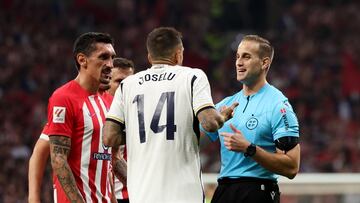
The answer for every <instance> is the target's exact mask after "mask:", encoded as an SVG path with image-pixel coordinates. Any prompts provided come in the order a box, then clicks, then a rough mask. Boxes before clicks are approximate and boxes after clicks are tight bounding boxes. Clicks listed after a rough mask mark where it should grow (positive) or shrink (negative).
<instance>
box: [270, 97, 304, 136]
mask: <svg viewBox="0 0 360 203" xmlns="http://www.w3.org/2000/svg"><path fill="white" fill-rule="evenodd" d="M271 115H272V116H271V127H272V134H273V139H274V140H277V139H279V138H281V137H285V136H293V137H299V123H298V120H297V117H296V115H295V112H294V111H293V108H292V107H291V105H290V103H289V102H288V101H287V100H286V101H283V102H279V103H278V104H277V105H276V106H275V108H274V110H273V112H272V114H271Z"/></svg>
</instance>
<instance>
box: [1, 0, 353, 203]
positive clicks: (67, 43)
mask: <svg viewBox="0 0 360 203" xmlns="http://www.w3.org/2000/svg"><path fill="white" fill-rule="evenodd" d="M0 6H1V7H0V162H1V167H0V203H3V202H4V203H12V202H27V184H28V183H27V170H28V159H29V157H30V155H31V153H32V148H33V146H34V144H35V142H36V140H37V139H38V137H39V134H40V132H41V129H42V126H43V125H44V123H45V122H46V108H47V101H48V98H49V96H50V95H51V93H52V92H53V90H54V89H56V88H57V87H59V86H61V85H62V84H64V83H65V82H67V81H68V80H71V79H73V78H74V77H75V76H76V68H75V66H74V62H73V58H72V44H73V42H74V40H75V39H76V37H77V36H78V35H80V34H82V33H84V32H87V31H99V32H108V33H110V34H111V35H112V36H113V37H114V38H115V41H116V47H115V49H116V52H117V54H118V56H122V57H127V58H129V59H132V60H133V61H134V62H135V65H136V68H137V70H138V71H140V70H144V69H146V68H148V67H149V64H148V62H147V57H146V54H147V53H146V47H145V40H146V35H147V33H149V32H150V31H151V30H152V29H153V28H154V27H157V26H174V27H175V28H177V29H178V30H179V31H181V32H182V33H183V36H184V38H183V40H184V47H185V52H184V54H185V56H184V58H185V59H184V65H188V66H192V67H198V68H201V69H203V70H204V71H205V72H206V74H207V76H208V78H209V80H210V83H211V87H212V94H213V98H214V102H218V101H220V100H221V99H222V98H224V97H225V96H228V95H231V94H233V93H235V92H237V91H239V90H240V89H241V84H239V83H238V82H237V81H236V80H235V65H234V64H235V50H236V48H237V45H238V42H239V40H241V37H242V36H243V35H244V34H250V33H255V34H259V35H261V36H264V37H265V38H268V39H269V40H270V41H271V42H272V43H273V45H274V46H275V60H274V62H273V64H272V67H271V69H270V73H269V76H268V79H269V81H270V83H272V84H273V85H274V86H276V87H278V88H279V89H280V90H282V91H283V92H284V93H285V94H286V95H287V96H288V98H289V99H290V102H291V104H292V105H293V107H294V109H295V111H296V113H297V115H298V119H299V122H300V126H301V147H302V154H301V158H302V160H301V172H302V173H306V172H334V173H336V172H360V62H359V59H360V40H359V36H360V13H359V10H360V5H359V1H355V0H354V1H351V0H299V1H296V0H287V1H286V0H278V1H267V0H243V1H240V0H195V1H194V0H182V1H178V0H148V1H141V0H118V1H115V0H114V1H112V0H102V1H95V0H74V1H70V0H33V1H25V0H0ZM204 139H206V138H204ZM201 147H202V148H201V149H202V150H201V154H202V157H201V158H202V162H203V171H204V172H208V173H210V172H211V173H217V172H218V171H219V153H218V152H219V148H218V147H219V146H218V144H204V145H203V146H201ZM50 172H51V171H50V169H48V170H47V174H46V176H45V177H44V182H45V184H44V187H43V192H42V194H43V198H44V202H52V183H51V178H50ZM334 201H336V200H334Z"/></svg>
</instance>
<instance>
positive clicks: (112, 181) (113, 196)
mask: <svg viewBox="0 0 360 203" xmlns="http://www.w3.org/2000/svg"><path fill="white" fill-rule="evenodd" d="M108 176H109V181H110V190H111V203H117V200H116V196H115V186H114V177H113V173H112V172H111V171H109V173H108Z"/></svg>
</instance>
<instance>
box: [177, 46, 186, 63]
mask: <svg viewBox="0 0 360 203" xmlns="http://www.w3.org/2000/svg"><path fill="white" fill-rule="evenodd" d="M183 59H184V56H183V48H182V47H180V48H178V49H177V50H176V52H175V63H176V64H178V65H182V62H183Z"/></svg>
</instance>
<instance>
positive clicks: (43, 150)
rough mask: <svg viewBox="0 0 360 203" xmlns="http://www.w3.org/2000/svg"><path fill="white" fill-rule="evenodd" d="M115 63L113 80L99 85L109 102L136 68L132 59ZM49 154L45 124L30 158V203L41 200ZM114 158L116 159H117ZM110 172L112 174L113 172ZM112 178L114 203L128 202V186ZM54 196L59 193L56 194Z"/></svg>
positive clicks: (120, 153) (118, 60) (118, 59)
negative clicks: (121, 83)
mask: <svg viewBox="0 0 360 203" xmlns="http://www.w3.org/2000/svg"><path fill="white" fill-rule="evenodd" d="M113 64H114V68H113V69H112V70H111V80H110V81H107V80H103V81H102V83H101V84H100V86H99V93H101V95H102V96H103V97H104V100H105V101H107V102H109V103H111V102H112V99H113V95H114V94H115V90H116V89H117V87H118V86H119V84H120V82H121V81H122V80H123V79H124V78H125V77H127V76H128V75H132V74H133V73H134V70H135V66H134V63H133V62H132V61H131V60H128V59H125V58H114V61H113ZM109 82H110V83H109ZM115 151H116V150H115ZM124 152H125V146H121V147H120V149H119V150H118V151H117V153H118V154H119V155H124V157H123V158H125V159H126V154H124ZM49 154H50V148H49V136H48V133H47V125H45V126H44V128H43V130H42V132H41V135H40V137H39V139H38V140H37V142H36V143H35V146H34V150H33V153H32V155H31V157H30V160H29V173H28V178H29V181H28V183H29V196H28V201H29V203H40V202H41V198H40V197H41V183H42V178H43V176H44V172H45V166H46V162H47V160H48V157H49ZM113 160H114V161H115V160H117V159H113ZM120 163H121V162H120ZM114 170H115V171H116V167H115V168H113V171H114ZM110 174H112V172H111V173H110ZM110 180H113V181H115V183H114V184H112V185H111V186H112V193H113V196H114V198H113V199H114V200H113V203H115V202H127V201H128V196H127V189H126V186H124V184H123V183H122V182H120V181H119V179H118V178H114V179H113V178H111V179H110ZM111 183H112V182H111ZM113 187H114V188H113ZM54 196H57V195H56V194H55V195H54Z"/></svg>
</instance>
